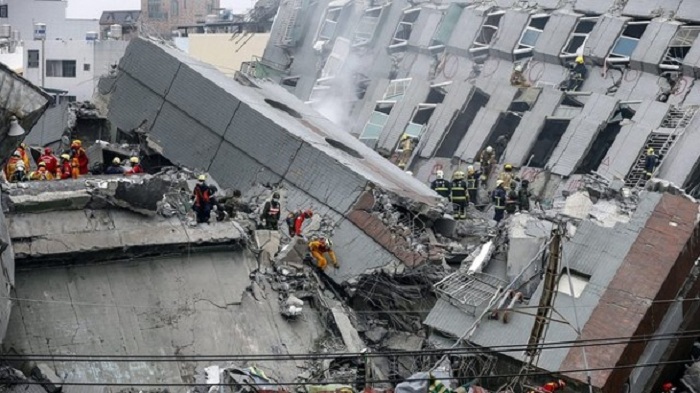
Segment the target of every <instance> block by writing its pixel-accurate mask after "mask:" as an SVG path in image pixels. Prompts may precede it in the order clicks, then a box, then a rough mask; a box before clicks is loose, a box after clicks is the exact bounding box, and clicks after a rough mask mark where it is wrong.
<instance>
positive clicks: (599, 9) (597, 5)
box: [574, 0, 615, 15]
mask: <svg viewBox="0 0 700 393" xmlns="http://www.w3.org/2000/svg"><path fill="white" fill-rule="evenodd" d="M614 5H615V0H576V4H575V5H574V9H575V10H576V11H577V12H580V13H582V14H594V15H600V14H605V13H607V12H608V11H609V10H610V9H611V8H612V7H613V6H614Z"/></svg>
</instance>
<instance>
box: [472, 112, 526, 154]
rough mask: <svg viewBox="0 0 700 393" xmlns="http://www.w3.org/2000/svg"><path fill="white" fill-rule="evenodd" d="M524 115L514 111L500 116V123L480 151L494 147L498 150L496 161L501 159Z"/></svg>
mask: <svg viewBox="0 0 700 393" xmlns="http://www.w3.org/2000/svg"><path fill="white" fill-rule="evenodd" d="M521 119H522V114H520V113H516V112H513V111H510V110H509V111H507V112H503V113H501V114H500V115H499V116H498V121H496V124H495V125H494V126H493V128H491V132H489V136H488V138H486V142H485V143H484V144H483V145H482V146H481V149H480V150H479V151H483V150H484V149H485V148H486V146H493V147H494V148H495V149H496V159H499V158H500V157H501V155H503V153H504V152H505V150H506V147H507V146H508V142H509V141H510V138H512V137H513V134H514V133H515V129H516V128H518V125H520V120H521Z"/></svg>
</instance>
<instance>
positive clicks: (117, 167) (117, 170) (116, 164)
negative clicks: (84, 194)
mask: <svg viewBox="0 0 700 393" xmlns="http://www.w3.org/2000/svg"><path fill="white" fill-rule="evenodd" d="M123 173H124V167H123V166H122V160H120V159H119V157H114V159H113V160H112V163H111V164H110V165H109V166H108V167H107V169H105V175H121V174H123Z"/></svg>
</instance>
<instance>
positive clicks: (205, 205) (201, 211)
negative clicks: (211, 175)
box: [192, 175, 211, 224]
mask: <svg viewBox="0 0 700 393" xmlns="http://www.w3.org/2000/svg"><path fill="white" fill-rule="evenodd" d="M206 180H207V176H206V175H199V177H197V184H196V185H195V186H194V190H193V192H192V199H193V200H194V203H193V204H192V210H194V212H195V213H197V223H198V224H199V223H203V222H209V215H210V213H211V190H210V189H209V186H208V185H207V183H206Z"/></svg>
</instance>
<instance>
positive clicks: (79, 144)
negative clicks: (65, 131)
mask: <svg viewBox="0 0 700 393" xmlns="http://www.w3.org/2000/svg"><path fill="white" fill-rule="evenodd" d="M70 145H71V146H82V145H83V142H81V141H80V139H75V140H73V142H72V143H71V144H70Z"/></svg>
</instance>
